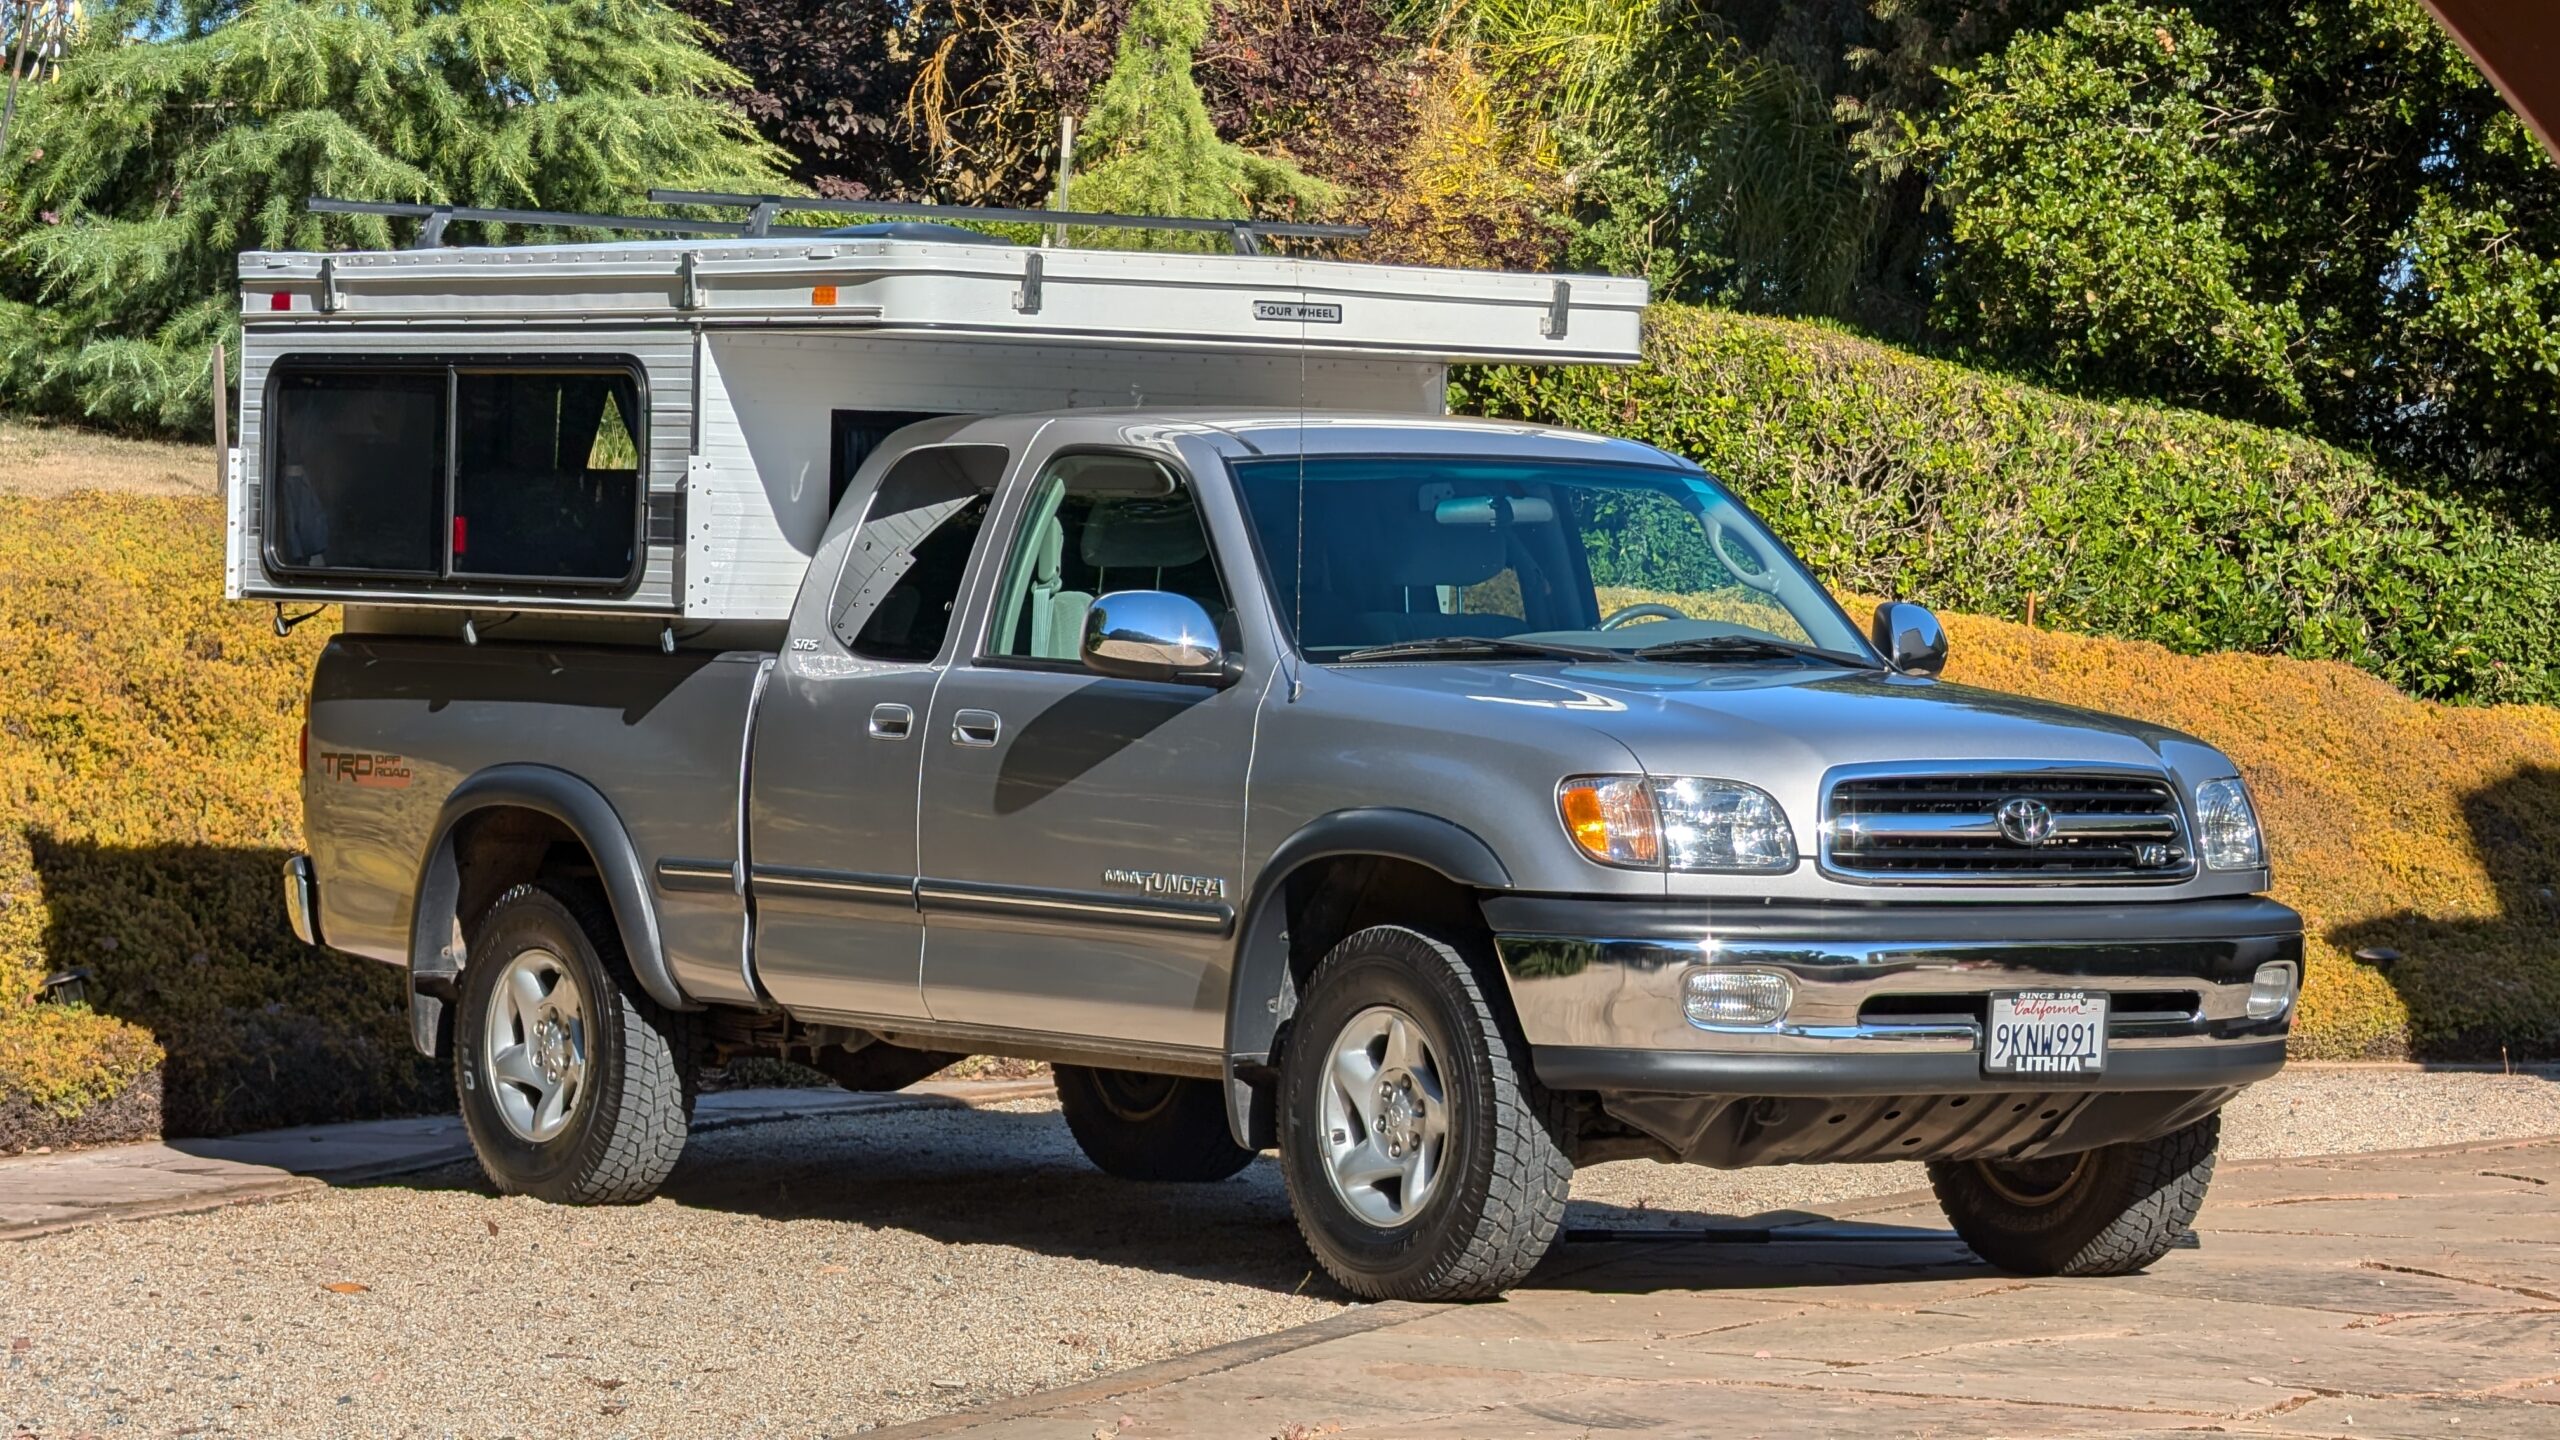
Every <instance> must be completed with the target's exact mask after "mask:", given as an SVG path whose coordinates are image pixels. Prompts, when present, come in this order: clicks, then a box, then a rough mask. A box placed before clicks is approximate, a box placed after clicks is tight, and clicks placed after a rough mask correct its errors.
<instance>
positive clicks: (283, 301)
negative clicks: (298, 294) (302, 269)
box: [267, 290, 293, 310]
mask: <svg viewBox="0 0 2560 1440" xmlns="http://www.w3.org/2000/svg"><path fill="white" fill-rule="evenodd" d="M267 308H268V309H270V310H290V309H292V308H293V296H291V295H290V294H288V293H286V292H285V291H282V290H279V291H277V292H276V293H274V294H273V295H270V296H268V297H267Z"/></svg>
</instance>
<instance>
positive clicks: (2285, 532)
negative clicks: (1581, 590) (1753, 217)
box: [1451, 305, 2560, 701]
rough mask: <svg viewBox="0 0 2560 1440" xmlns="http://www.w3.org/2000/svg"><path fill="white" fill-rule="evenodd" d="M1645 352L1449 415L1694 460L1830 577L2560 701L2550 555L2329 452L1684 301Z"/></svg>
mask: <svg viewBox="0 0 2560 1440" xmlns="http://www.w3.org/2000/svg"><path fill="white" fill-rule="evenodd" d="M1645 351H1646V357H1647V358H1646V363H1645V364H1643V365H1642V366H1639V367H1636V368H1634V369H1630V370H1598V369H1570V370H1545V369H1530V368H1509V367H1496V368H1476V369H1472V370H1465V371H1461V372H1459V374H1458V376H1457V378H1456V383H1455V384H1454V385H1453V386H1452V387H1451V400H1452V404H1453V407H1454V408H1456V409H1458V410H1461V411H1467V412H1472V413H1477V414H1485V415H1494V416H1502V417H1510V418H1522V419H1530V420H1538V421H1544V422H1547V423H1550V424H1557V425H1568V426H1573V427H1575V428H1578V429H1584V430H1596V431H1601V432H1604V433H1608V434H1613V435H1623V436H1627V437H1629V438H1631V439H1636V440H1642V441H1645V442H1647V443H1649V444H1653V445H1657V446H1660V447H1661V448H1663V449H1665V450H1670V451H1673V452H1675V453H1678V454H1681V455H1685V456H1688V457H1689V458H1690V459H1693V460H1695V461H1697V462H1698V463H1699V464H1701V465H1703V466H1705V467H1706V468H1707V469H1709V470H1711V471H1713V472H1715V473H1716V474H1717V475H1718V476H1720V477H1721V478H1723V479H1724V480H1725V481H1726V482H1727V483H1728V484H1730V485H1731V486H1732V487H1733V488H1734V489H1735V491H1736V492H1737V493H1739V494H1740V495H1741V496H1742V497H1743V499H1744V500H1746V501H1747V502H1748V503H1749V504H1750V505H1751V506H1752V508H1753V509H1755V510H1757V511H1758V512H1759V513H1760V514H1761V515H1762V516H1763V517H1764V518H1766V519H1767V520H1768V521H1769V523H1770V524H1771V525H1772V526H1773V527H1775V528H1776V530H1777V531H1778V533H1779V534H1780V535H1781V536H1783V537H1784V538H1785V539H1786V541H1787V542H1788V543H1789V544H1790V545H1792V546H1794V547H1795V549H1796V551H1797V553H1799V554H1800V555H1802V556H1803V557H1804V559H1805V560H1806V561H1807V563H1809V564H1810V565H1811V566H1812V567H1813V569H1814V571H1815V572H1816V573H1817V574H1819V575H1821V576H1822V577H1823V578H1824V579H1825V580H1826V581H1828V582H1830V583H1831V584H1833V585H1835V586H1837V587H1839V588H1840V589H1842V590H1844V591H1854V592H1857V593H1861V594H1891V595H1897V596H1901V597H1904V598H1908V599H1914V600H1920V601H1924V602H1926V603H1928V604H1931V605H1935V606H1937V607H1939V608H1941V609H1946V610H1957V611H1968V612H1972V613H1977V614H1988V615H2001V616H2019V615H2022V614H2023V613H2024V612H2025V610H2026V607H2027V606H2028V605H2029V604H2030V603H2033V604H2035V605H2036V607H2037V609H2038V612H2039V613H2040V614H2041V616H2042V617H2044V619H2045V621H2046V622H2047V623H2050V624H2053V625H2057V626H2061V627H2064V628H2068V629H2073V630H2081V631H2087V632H2092V633H2097V634H2105V635H2117V636H2123V637H2126V638H2130V639H2140V640H2152V641H2157V642H2159V643H2160V644H2162V645H2166V646H2168V647H2169V648H2171V649H2173V650H2178V651H2183V652H2186V653H2190V654H2194V653H2202V652H2208V651H2246V652H2252V653H2257V654H2267V655H2290V656H2295V657H2298V658H2302V659H2315V660H2343V661H2346V662H2348V663H2349V664H2352V665H2356V666H2358V667H2361V668H2363V669H2365V670H2369V671H2371V672H2372V673H2374V674H2376V675H2379V676H2381V677H2383V678H2384V679H2386V680H2389V681H2391V682H2392V683H2393V684H2395V685H2397V686H2399V687H2401V688H2402V689H2404V690H2408V691H2410V692H2412V693H2414V694H2418V695H2424V696H2430V697H2435V698H2442V699H2454V700H2478V701H2502V700H2532V701H2551V700H2560V544H2555V543H2553V542H2552V541H2550V540H2548V539H2544V538H2541V537H2539V536H2532V535H2527V534H2524V533H2521V532H2520V531H2519V530H2518V529H2517V528H2516V527H2515V526H2514V525H2512V524H2510V523H2508V522H2506V521H2504V520H2502V519H2500V518H2499V517H2498V516H2497V515H2495V514H2493V513H2492V512H2490V511H2488V510H2486V509H2484V508H2482V507H2480V506H2478V505H2475V504H2472V503H2469V502H2466V501H2462V500H2459V499H2450V498H2446V497H2441V496H2437V495H2434V494H2431V493H2429V492H2427V491H2425V490H2423V489H2420V488H2418V487H2416V486H2413V485H2411V484H2409V483H2407V482H2404V481H2401V480H2398V479H2395V478H2394V477H2392V476H2389V475H2386V474H2384V473H2383V472H2382V471H2381V470H2379V469H2377V468H2376V467H2375V466H2374V465H2373V464H2372V463H2371V462H2369V461H2367V460H2364V459H2362V458H2359V457H2357V456H2355V455H2352V454H2349V453H2347V452H2345V451H2343V450H2339V449H2337V448H2335V447H2333V446H2328V445H2323V444H2321V443H2319V442H2317V441H2312V440H2307V439H2304V438H2302V437H2300V436H2296V435H2292V434H2287V433H2285V432H2282V431H2277V430H2269V429H2264V428H2261V427H2258V426H2253V425H2245V424H2240V423H2236V422H2233V421H2228V420H2219V419H2215V418H2212V417H2210V416H2205V415H2199V414H2195V413H2192V412H2188V411H2181V410H2169V409H2161V408H2157V407H2152V406H2144V405H2108V404H2102V403H2098V402H2095V401H2088V400H2079V399H2074V398H2071V397H2068V396H2064V395H2060V394H2056V393H2054V392H2052V391H2048V390H2040V389H2037V388H2035V387H2033V386H2030V385H2026V384H2022V383H2019V382H2016V381H2012V380H2006V379H2002V378H2000V377H1998V376H1993V375H1987V374H1984V373H1983V372H1980V371H1976V370H1968V369H1965V368H1963V367H1961V366H1957V365H1951V364H1947V363H1944V362H1941V361H1935V360H1928V359H1923V358H1921V357H1918V356H1915V355H1911V354H1908V353H1905V352H1902V351H1898V350H1893V349H1890V348H1888V347H1886V346H1882V345H1878V344H1874V343H1872V342H1869V341H1866V340H1861V339H1858V338H1855V337H1853V336H1850V335H1847V334H1844V333H1842V332H1840V331H1837V330H1833V329H1829V328H1826V327H1822V326H1817V325H1810V324H1804V323H1800V322H1793V321H1783V320H1771V319H1763V318H1759V317H1753V316H1743V315H1735V314H1730V313H1724V312H1718V311H1712V310H1704V309H1697V308H1693V307H1689V306H1681V305H1657V306H1655V307H1654V309H1653V311H1652V312H1651V314H1650V315H1649V316H1648V317H1647V326H1646V336H1645Z"/></svg>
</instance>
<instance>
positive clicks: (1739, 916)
mask: <svg viewBox="0 0 2560 1440" xmlns="http://www.w3.org/2000/svg"><path fill="white" fill-rule="evenodd" d="M1484 913H1485V918H1486V920H1487V922H1488V923H1489V924H1490V925H1491V927H1492V929H1493V931H1494V937H1495V946H1496V949H1497V951H1498V952H1499V953H1500V955H1501V957H1502V963H1503V967H1504V969H1505V971H1506V972H1507V974H1508V977H1509V979H1510V984H1511V993H1512V998H1513V1001H1514V1002H1515V1005H1516V1008H1517V1010H1518V1013H1519V1016H1520V1023H1521V1027H1522V1029H1523V1031H1524V1032H1525V1035H1526V1038H1527V1040H1528V1042H1529V1047H1530V1056H1531V1064H1532V1065H1533V1066H1534V1068H1535V1069H1536V1071H1537V1074H1538V1078H1539V1079H1540V1080H1541V1081H1543V1082H1544V1083H1545V1084H1547V1085H1548V1086H1549V1087H1550V1088H1553V1089H1559V1090H1592V1091H1600V1092H1603V1093H1627V1092H1646V1093H1653V1094H1667V1095H1726V1096H1805V1097H1820V1096H1893V1095H1960V1094H1968V1093H1973V1094H1990V1093H2012V1092H2017V1091H2019V1090H2020V1089H2021V1087H2022V1086H2027V1085H2033V1086H2035V1087H2037V1088H2038V1089H2039V1090H2058V1091H2080V1092H2090V1093H2113V1092H2128V1091H2152V1092H2205V1091H2223V1092H2228V1091H2229V1090H2232V1089H2235V1088H2237V1087H2239V1086H2241V1085H2246V1084H2248V1083H2250V1082H2252V1081H2255V1080H2262V1079H2265V1078H2266V1077H2267V1076H2269V1075H2272V1074H2274V1073H2275V1072H2276V1070H2277V1069H2278V1068H2279V1067H2280V1066H2281V1065H2282V1064H2283V1063H2284V1043H2285V1035H2286V1033H2287V1032H2288V1031H2289V1029H2290V1028H2291V1024H2292V1014H2291V1011H2290V1010H2289V1009H2288V1011H2287V1012H2286V1013H2285V1014H2283V1015H2279V1016H2275V1017H2273V1018H2268V1019H2258V1018H2253V1017H2251V1016H2250V1015H2249V1014H2248V1008H2247V1006H2248V994H2249V987H2250V981H2251V979H2252V977H2253V976H2254V975H2255V973H2256V971H2257V969H2258V967H2259V966H2261V965H2264V964H2266V963H2268V962H2270V961H2286V962H2290V963H2291V964H2292V965H2293V966H2294V969H2295V975H2296V977H2297V979H2298V978H2299V976H2300V974H2301V965H2302V919H2301V917H2300V916H2299V915H2296V914H2295V913H2294V912H2293V911H2291V910H2289V909H2287V908H2285V907H2284V906H2282V905H2279V904H2277V903H2275V902H2274V901H2272V900H2267V899H2264V898H2261V897H2255V896H2237V897H2230V898H2217V899H2209V900H2181V901H2152V902H2140V901H2134V902H2124V903H2099V904H2090V903H2086V902H2077V901H2057V902H2051V903H2042V904H2001V903H1981V904H1934V903H1933V904H1912V903H1899V904H1897V903H1878V904H1857V905H1822V904H1792V903H1791V904H1746V903H1733V902H1707V903H1701V902H1681V901H1623V900H1583V899H1559V898H1554V897H1542V896H1497V897H1494V898H1490V899H1488V900H1486V901H1485V902H1484ZM1718 966H1735V967H1749V968H1753V969H1762V970H1778V971H1783V972H1785V973H1786V974H1787V975H1788V976H1789V977H1791V978H1792V980H1793V981H1794V985H1795V997H1796V998H1795V1002H1794V1004H1793V1005H1792V1007H1791V1008H1790V1009H1789V1012H1788V1014H1787V1016H1786V1017H1785V1019H1784V1020H1782V1021H1781V1022H1779V1023H1778V1024H1776V1025H1773V1026H1767V1027H1753V1028H1730V1029H1727V1028H1708V1027H1702V1026H1699V1025H1695V1024H1692V1023H1691V1022H1690V1020H1689V1018H1688V1016H1687V1013H1686V1012H1685V1010H1684V1009H1683V1007H1682V997H1681V986H1682V984H1683V981H1684V979H1685V977H1686V976H1687V975H1688V973H1689V972H1690V971H1691V970H1693V969H1697V968H1700V967H1718ZM2045 989H2066V990H2067V989H2098V990H2105V991H2107V992H2109V994H2110V997H2111V1002H2112V1003H2111V1010H2112V1011H2113V1014H2112V1017H2111V1019H2110V1023H2109V1025H2108V1034H2107V1051H2108V1054H2107V1062H2106V1068H2105V1070H2104V1072H2103V1073H2102V1074H2099V1075H2096V1076H2090V1077H2086V1078H2082V1077H2076V1076H2074V1077H2061V1076H2038V1077H2034V1078H2032V1079H2029V1078H2027V1077H2021V1076H2015V1075H1999V1076H1990V1075H1985V1074H1984V1073H1983V1072H1982V1068H1981V1055H1982V1031H1983V1023H1984V1007H1985V1004H1986V1003H1987V997H1988V996H1989V995H1990V994H1992V993H1993V992H1997V991H2005V990H2045Z"/></svg>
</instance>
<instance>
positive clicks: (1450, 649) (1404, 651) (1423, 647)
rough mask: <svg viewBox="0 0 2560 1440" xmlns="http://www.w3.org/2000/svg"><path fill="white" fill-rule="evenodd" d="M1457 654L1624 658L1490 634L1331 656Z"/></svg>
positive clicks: (1385, 657) (1590, 649)
mask: <svg viewBox="0 0 2560 1440" xmlns="http://www.w3.org/2000/svg"><path fill="white" fill-rule="evenodd" d="M1456 655H1538V656H1543V657H1546V658H1549V659H1556V660H1599V661H1618V660H1623V659H1625V658H1626V657H1625V656H1624V655H1622V654H1620V653H1619V652H1617V651H1615V650H1608V649H1603V648H1601V647H1600V646H1597V645H1559V644H1556V643H1554V642H1552V641H1547V640H1512V639H1506V638H1503V637H1499V636H1492V635H1434V636H1432V637H1431V638H1429V639H1427V640H1399V641H1397V642H1396V643H1395V644H1393V645H1372V646H1369V647H1368V648H1367V649H1365V650H1350V651H1345V652H1344V653H1342V654H1340V655H1336V656H1335V657H1333V658H1334V659H1335V660H1336V661H1343V660H1428V659H1433V658H1435V657H1439V656H1456Z"/></svg>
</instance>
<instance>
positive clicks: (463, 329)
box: [225, 322, 695, 616]
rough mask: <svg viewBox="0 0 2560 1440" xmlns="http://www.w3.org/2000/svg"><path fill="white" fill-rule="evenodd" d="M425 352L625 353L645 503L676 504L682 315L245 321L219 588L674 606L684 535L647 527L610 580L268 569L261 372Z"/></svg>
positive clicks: (509, 604)
mask: <svg viewBox="0 0 2560 1440" xmlns="http://www.w3.org/2000/svg"><path fill="white" fill-rule="evenodd" d="M306 357H308V358H313V359H320V360H346V359H350V358H357V357H361V358H366V359H378V360H386V361H387V360H393V359H423V360H431V361H439V362H441V361H447V360H456V361H463V362H466V363H467V362H475V361H497V360H537V361H539V360H568V359H571V358H596V357H610V358H613V359H617V360H619V359H624V358H627V359H629V360H630V361H631V362H633V363H635V364H637V365H638V366H639V368H640V373H641V376H642V380H643V385H642V388H643V390H644V391H645V392H646V396H645V404H644V409H645V411H646V414H647V421H646V427H647V441H648V456H647V460H646V463H645V465H644V466H643V475H642V478H643V481H644V484H645V489H646V492H647V494H648V496H649V500H650V509H651V511H652V512H653V514H654V513H656V512H660V511H661V510H662V509H663V508H664V507H667V506H674V507H675V512H676V514H677V515H679V516H680V515H681V514H682V508H683V501H682V497H683V495H684V491H685V469H686V461H687V457H688V455H689V453H690V452H691V450H692V447H693V438H694V415H693V406H694V395H695V389H694V382H693V367H694V334H693V329H692V327H691V326H688V325H683V324H660V325H637V326H615V327H611V328H606V327H600V326H580V325H550V324H527V323H521V322H519V323H516V324H509V325H471V326H460V327H445V326H434V327H429V326H418V325H396V326H394V325H376V324H355V323H338V322H332V323H310V324H295V325H275V324H270V325H260V326H252V327H249V328H248V329H247V330H246V331H245V333H244V336H243V339H242V342H241V347H240V440H239V444H240V452H241V453H240V481H239V484H237V485H236V486H234V487H233V489H232V497H231V526H232V533H233V537H234V543H233V544H232V545H231V547H230V551H229V553H230V557H231V565H232V573H231V574H230V575H228V576H226V577H225V582H226V584H225V588H226V592H227V593H228V594H230V595H231V596H232V597H233V598H236V599H243V600H288V601H307V602H320V601H326V602H331V603H335V602H340V601H345V602H349V603H356V604H373V605H399V604H426V605H437V606H457V605H460V606H469V607H472V608H476V609H482V610H563V611H574V612H587V613H607V614H611V613H638V614H644V615H670V616H672V615H675V614H677V613H679V612H680V611H681V609H682V601H681V587H682V584H683V578H682V574H681V571H682V565H683V559H682V556H683V545H682V536H681V535H680V534H678V533H676V530H675V527H672V526H669V527H662V526H660V525H658V524H656V523H650V524H649V526H648V543H647V544H646V545H645V546H644V547H643V551H642V560H641V567H640V578H639V580H638V581H637V582H636V583H634V584H633V585H631V586H630V587H629V588H627V589H624V590H620V591H609V590H601V589H594V588H569V587H559V588H556V589H552V590H549V591H547V592H544V591H536V590H530V589H527V588H525V587H522V586H518V585H513V584H509V583H506V582H498V581H482V582H475V583H474V584H473V585H472V586H471V587H470V588H469V589H468V590H459V589H446V588H404V587H401V586H398V585H389V586H384V585H379V584H370V583H362V582H354V581H347V580H341V579H335V578H329V577H288V576H278V575H274V574H271V573H270V572H269V571H268V569H267V565H266V553H267V550H266V501H267V480H268V465H267V425H266V420H267V398H268V382H269V381H270V380H271V379H272V378H273V376H274V373H275V367H276V365H277V363H278V362H279V361H282V360H286V359H301V358H306Z"/></svg>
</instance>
